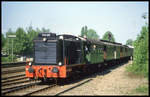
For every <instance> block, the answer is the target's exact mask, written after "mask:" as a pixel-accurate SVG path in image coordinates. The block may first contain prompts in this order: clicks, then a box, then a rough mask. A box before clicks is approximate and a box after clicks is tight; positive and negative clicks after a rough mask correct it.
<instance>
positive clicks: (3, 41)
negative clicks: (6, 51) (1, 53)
mask: <svg viewBox="0 0 150 97" xmlns="http://www.w3.org/2000/svg"><path fill="white" fill-rule="evenodd" d="M1 39H2V43H1V44H2V45H1V46H2V48H3V47H4V45H5V42H6V39H5V37H4V35H3V33H1Z"/></svg>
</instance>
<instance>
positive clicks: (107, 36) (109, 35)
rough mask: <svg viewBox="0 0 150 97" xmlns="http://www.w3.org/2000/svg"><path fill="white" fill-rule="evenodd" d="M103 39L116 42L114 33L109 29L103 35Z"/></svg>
mask: <svg viewBox="0 0 150 97" xmlns="http://www.w3.org/2000/svg"><path fill="white" fill-rule="evenodd" d="M102 39H103V40H107V41H111V42H115V38H114V35H113V34H112V33H111V32H110V31H107V32H106V33H105V34H104V35H103V38H102Z"/></svg>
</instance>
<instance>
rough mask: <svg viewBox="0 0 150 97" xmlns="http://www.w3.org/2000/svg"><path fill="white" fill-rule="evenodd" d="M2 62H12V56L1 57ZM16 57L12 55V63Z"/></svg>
mask: <svg viewBox="0 0 150 97" xmlns="http://www.w3.org/2000/svg"><path fill="white" fill-rule="evenodd" d="M1 58H2V62H12V55H9V56H8V57H1ZM16 59H17V57H16V56H15V55H13V62H16Z"/></svg>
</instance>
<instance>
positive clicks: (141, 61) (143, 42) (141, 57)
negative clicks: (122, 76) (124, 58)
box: [127, 26, 149, 77]
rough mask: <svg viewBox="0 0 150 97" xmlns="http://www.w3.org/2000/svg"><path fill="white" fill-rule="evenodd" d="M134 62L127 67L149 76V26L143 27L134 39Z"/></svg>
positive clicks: (135, 72) (136, 72)
mask: <svg viewBox="0 0 150 97" xmlns="http://www.w3.org/2000/svg"><path fill="white" fill-rule="evenodd" d="M133 59H134V60H133V64H132V65H130V66H128V67H127V71H128V72H132V73H134V74H140V75H144V76H145V77H148V59H149V57H148V27H147V26H144V27H142V31H141V33H140V35H138V37H137V39H136V40H135V41H134V53H133Z"/></svg>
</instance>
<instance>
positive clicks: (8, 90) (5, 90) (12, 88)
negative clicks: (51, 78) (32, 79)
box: [2, 82, 40, 95]
mask: <svg viewBox="0 0 150 97" xmlns="http://www.w3.org/2000/svg"><path fill="white" fill-rule="evenodd" d="M39 83H40V82H36V83H30V84H26V85H20V86H15V87H11V88H5V89H2V90H3V91H2V95H6V94H7V93H11V92H14V91H17V90H20V89H24V88H28V87H31V86H34V85H37V84H39Z"/></svg>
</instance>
